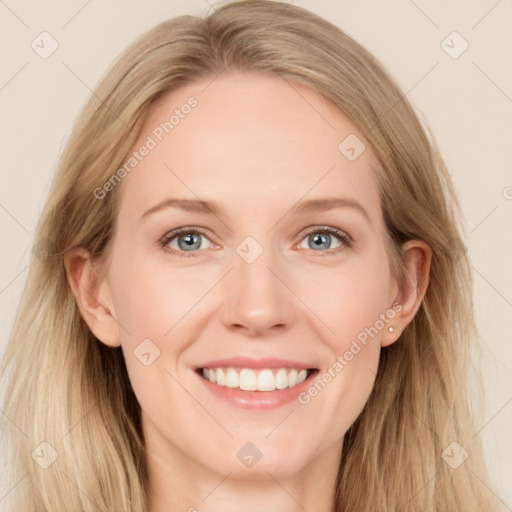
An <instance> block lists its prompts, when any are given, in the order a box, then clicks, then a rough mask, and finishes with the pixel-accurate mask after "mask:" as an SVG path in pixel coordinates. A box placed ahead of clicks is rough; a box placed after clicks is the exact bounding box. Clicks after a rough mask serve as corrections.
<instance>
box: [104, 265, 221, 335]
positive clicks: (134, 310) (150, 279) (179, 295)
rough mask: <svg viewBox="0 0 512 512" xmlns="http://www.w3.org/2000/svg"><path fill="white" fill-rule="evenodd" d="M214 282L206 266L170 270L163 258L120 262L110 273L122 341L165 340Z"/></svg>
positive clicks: (215, 278)
mask: <svg viewBox="0 0 512 512" xmlns="http://www.w3.org/2000/svg"><path fill="white" fill-rule="evenodd" d="M216 280H218V275H217V273H216V270H215V269H213V268H209V267H207V266H204V267H201V268H200V266H197V267H185V266H184V267H176V266H174V267H173V266H171V265H170V264H169V263H168V262H166V261H165V258H158V259H157V260H156V261H155V259H151V258H146V261H144V260H143V259H141V260H140V261H139V262H137V261H135V260H132V261H131V262H128V261H125V262H123V264H122V265H119V266H118V267H117V268H116V270H115V271H114V272H113V276H112V289H113V295H114V303H115V312H116V316H117V320H118V322H119V323H120V324H122V326H123V327H125V329H121V336H122V337H123V338H124V342H127V343H130V344H132V343H136V342H137V340H139V342H140V341H141V340H142V339H144V338H154V339H155V340H162V341H165V340H166V339H167V338H169V337H170V335H171V331H172V330H173V329H174V326H176V325H178V324H179V322H181V320H182V319H184V318H185V317H186V316H187V315H188V314H189V312H191V311H193V309H194V308H195V306H196V305H197V304H198V303H199V302H200V301H201V299H202V297H203V296H204V295H205V294H206V293H207V291H208V290H209V289H210V288H211V287H212V286H213V285H214V284H215V282H216ZM126 331H128V332H129V333H130V334H129V335H128V334H127V332H126ZM124 342H123V343H124Z"/></svg>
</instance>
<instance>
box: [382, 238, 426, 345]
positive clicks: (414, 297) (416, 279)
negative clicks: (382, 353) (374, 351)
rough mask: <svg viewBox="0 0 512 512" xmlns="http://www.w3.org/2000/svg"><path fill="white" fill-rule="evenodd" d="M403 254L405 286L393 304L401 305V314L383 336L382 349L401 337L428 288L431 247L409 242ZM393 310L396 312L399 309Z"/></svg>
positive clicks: (415, 241)
mask: <svg viewBox="0 0 512 512" xmlns="http://www.w3.org/2000/svg"><path fill="white" fill-rule="evenodd" d="M402 253H403V259H404V262H405V265H406V272H405V277H406V279H405V284H404V285H403V286H402V287H401V288H400V289H399V290H398V292H397V294H396V297H395V299H394V300H393V304H399V306H400V307H399V312H398V315H396V316H395V318H394V319H393V321H392V322H391V323H390V326H391V327H392V330H391V331H390V330H389V329H388V328H386V331H385V333H384V334H383V336H382V340H381V346H382V347H386V346H388V345H391V344H392V343H394V342H395V341H396V340H397V339H398V338H399V337H400V334H401V333H402V331H403V330H404V329H405V328H406V327H407V325H408V324H409V323H410V322H411V321H412V319H413V318H414V315H415V314H416V312H417V311H418V309H419V307H420V306H421V302H422V300H423V298H424V296H425V293H426V291H427V287H428V282H429V274H430V263H431V261H432V249H431V248H430V246H429V245H428V244H427V243H426V242H424V241H423V240H409V241H408V242H406V243H405V244H404V245H403V246H402ZM393 309H395V311H396V310H397V309H398V308H395V307H394V308H393Z"/></svg>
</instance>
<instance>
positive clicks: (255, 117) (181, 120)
mask: <svg viewBox="0 0 512 512" xmlns="http://www.w3.org/2000/svg"><path fill="white" fill-rule="evenodd" d="M340 144H341V145H340ZM144 146H146V147H148V148H149V150H148V151H144V153H145V156H144V157H142V158H140V161H138V162H137V165H136V166H135V167H134V169H133V171H131V172H130V173H129V175H128V176H127V177H126V178H125V180H124V181H123V184H122V188H123V193H122V197H124V199H123V200H122V201H121V211H122V210H123V209H125V210H126V209H127V208H129V210H130V211H131V212H135V211H138V212H140V213H142V211H143V210H145V209H147V208H149V207H151V206H153V204H154V203H155V202H157V201H159V200H162V199H165V198H166V197H167V196H174V197H195V198H197V197H201V198H203V197H205V198H206V197H207V198H215V200H216V202H219V203H221V204H226V205H228V206H230V207H233V208H243V207H246V208H249V206H250V207H252V208H256V209H261V208H271V207H272V205H280V207H281V208H282V205H283V203H286V204H288V203H289V206H291V205H292V204H294V203H296V202H297V201H299V200H300V199H301V198H308V197H315V196H325V195H326V194H328V195H330V196H332V195H340V196H350V197H353V198H356V199H357V200H358V201H359V202H361V203H363V204H364V206H365V208H366V209H367V210H368V211H369V213H370V211H371V210H374V212H373V215H378V212H377V210H378V209H379V208H380V207H379V198H378V191H377V186H376V182H375V177H374V172H373V170H372V168H371V165H372V164H374V163H375V159H374V156H373V154H372V152H371V150H370V148H369V147H368V145H367V143H366V142H365V141H364V138H363V137H362V135H361V134H360V133H359V132H358V130H357V129H356V128H355V126H353V125H352V123H351V122H350V121H349V120H348V119H347V118H346V117H345V116H344V115H343V113H342V112H341V111H339V110H338V109H337V108H336V107H335V106H334V105H333V104H331V103H330V102H328V101H327V100H326V99H324V98H322V97H321V96H319V95H318V94H317V93H316V92H314V91H313V90H311V89H309V88H307V87H306V86H304V85H302V84H299V83H296V82H291V81H290V80H284V79H282V78H280V77H277V76H268V75H260V74H244V73H239V74H230V75H226V76H222V75H220V76H219V77H217V78H216V79H214V78H209V79H202V80H201V81H197V82H194V83H190V84H187V85H185V86H182V87H180V88H179V89H177V90H173V91H170V92H168V93H166V94H165V95H163V96H162V97H160V98H159V99H158V100H157V101H156V102H155V103H154V104H153V105H152V107H151V110H150V114H149V116H148V118H147V120H146V122H145V124H144V126H143V128H142V130H141V132H140V134H139V137H138V139H137V141H136V142H135V144H134V145H133V148H132V151H131V152H130V155H131V154H132V152H133V151H137V150H139V149H141V148H142V147H144ZM365 146H366V148H365ZM351 148H353V149H354V151H352V149H351ZM364 148H365V149H364ZM347 149H349V152H348V153H347ZM361 151H362V152H361ZM354 152H356V153H355V155H356V156H357V154H358V153H360V155H359V156H358V157H357V158H356V159H354V158H353V156H354ZM349 157H350V158H349ZM252 211H254V209H253V210H252Z"/></svg>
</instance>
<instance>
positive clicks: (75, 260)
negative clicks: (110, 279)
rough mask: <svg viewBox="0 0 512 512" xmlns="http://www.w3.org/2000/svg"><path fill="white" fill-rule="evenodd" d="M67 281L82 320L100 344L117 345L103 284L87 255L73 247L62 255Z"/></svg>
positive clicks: (117, 331) (117, 336)
mask: <svg viewBox="0 0 512 512" xmlns="http://www.w3.org/2000/svg"><path fill="white" fill-rule="evenodd" d="M64 266H65V268H66V274H67V277H68V282H69V285H70V287H71V290H72V292H73V295H74V297H75V300H76V304H77V306H78V309H79V310H80V314H81V315H82V318H83V319H84V321H85V322H86V323H87V325H88V327H89V329H90V330H91V331H92V333H93V334H94V335H95V336H96V338H98V339H99V340H100V341H101V342H103V343H105V345H108V346H110V347H118V346H120V345H121V342H120V337H119V329H118V326H117V322H116V320H115V317H114V315H115V311H114V309H113V305H112V303H111V297H110V291H109V287H108V283H107V281H106V280H105V279H104V278H102V277H101V276H100V275H99V273H98V272H97V269H96V267H95V266H94V262H93V261H92V259H91V256H90V253H89V252H88V251H87V250H85V249H83V248H80V247H79V248H76V249H72V250H71V251H69V252H68V253H67V254H65V255H64Z"/></svg>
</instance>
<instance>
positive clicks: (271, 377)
mask: <svg viewBox="0 0 512 512" xmlns="http://www.w3.org/2000/svg"><path fill="white" fill-rule="evenodd" d="M307 376H308V372H307V370H297V369H295V368H293V369H291V370H290V369H288V368H279V369H277V370H271V369H268V368H265V369H262V370H259V372H258V373H257V372H256V371H254V370H252V369H250V368H242V369H240V370H239V371H237V370H235V369H234V368H203V377H204V378H205V379H207V380H209V381H210V382H213V383H215V384H217V386H226V387H228V388H240V389H242V390H244V391H275V390H276V389H285V388H291V387H293V386H296V385H297V384H300V383H301V382H304V381H305V380H306V378H307Z"/></svg>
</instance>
